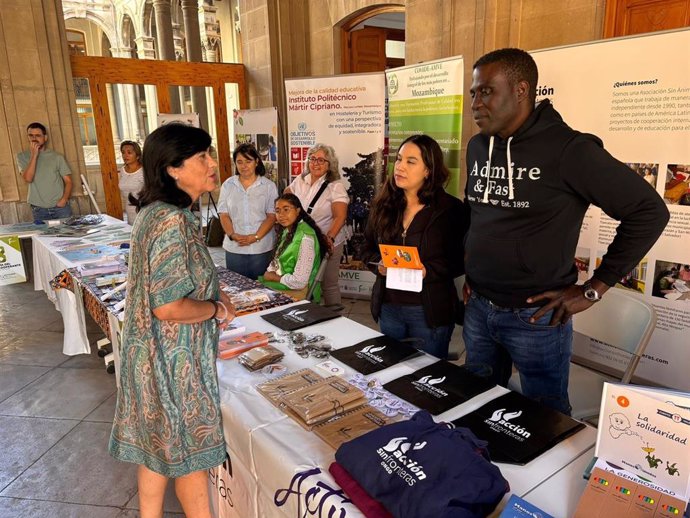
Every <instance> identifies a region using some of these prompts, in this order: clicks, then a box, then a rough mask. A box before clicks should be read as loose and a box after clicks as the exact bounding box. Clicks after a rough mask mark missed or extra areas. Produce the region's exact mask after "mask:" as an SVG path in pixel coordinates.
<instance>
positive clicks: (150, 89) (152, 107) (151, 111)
mask: <svg viewBox="0 0 690 518" xmlns="http://www.w3.org/2000/svg"><path fill="white" fill-rule="evenodd" d="M136 42H137V49H138V53H139V59H156V51H155V50H154V48H153V38H152V37H151V36H140V37H139V38H137V39H136ZM144 97H145V99H146V113H147V115H148V120H147V124H146V126H147V131H146V134H149V133H151V132H152V131H153V130H155V129H156V127H157V122H156V114H157V113H158V97H156V87H155V86H153V85H144ZM137 110H139V107H138V106H137ZM137 113H138V112H137Z"/></svg>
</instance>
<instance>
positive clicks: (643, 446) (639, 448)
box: [595, 383, 690, 501]
mask: <svg viewBox="0 0 690 518" xmlns="http://www.w3.org/2000/svg"><path fill="white" fill-rule="evenodd" d="M688 405H690V395H688V394H685V395H681V394H678V393H676V394H674V393H672V392H671V391H663V390H658V389H652V388H647V387H636V386H634V385H621V384H612V383H606V384H604V394H603V397H602V404H601V412H600V414H599V428H598V433H597V446H596V451H595V456H596V457H598V458H600V459H602V460H604V461H607V462H609V463H612V464H613V465H616V466H619V467H620V468H621V469H624V470H626V471H629V472H630V473H632V474H634V475H636V476H638V477H640V478H642V479H643V480H645V481H648V482H651V483H653V484H654V485H656V486H660V487H662V488H664V489H667V490H668V491H669V494H671V495H673V496H677V497H679V498H681V499H682V500H684V501H687V498H688V494H689V493H690V445H688V436H690V409H688Z"/></svg>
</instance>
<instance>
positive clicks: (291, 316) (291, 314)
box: [283, 309, 309, 323]
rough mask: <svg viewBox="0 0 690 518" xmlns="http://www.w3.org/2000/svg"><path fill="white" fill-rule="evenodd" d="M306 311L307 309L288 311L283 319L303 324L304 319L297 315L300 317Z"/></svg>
mask: <svg viewBox="0 0 690 518" xmlns="http://www.w3.org/2000/svg"><path fill="white" fill-rule="evenodd" d="M307 311H309V310H307V309H302V310H300V309H292V310H290V311H288V312H287V313H285V314H283V318H284V319H285V320H292V321H293V322H300V323H301V322H304V318H302V317H301V316H299V315H301V314H303V313H307Z"/></svg>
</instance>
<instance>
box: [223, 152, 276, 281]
mask: <svg viewBox="0 0 690 518" xmlns="http://www.w3.org/2000/svg"><path fill="white" fill-rule="evenodd" d="M232 160H233V162H234V163H235V171H236V174H235V176H231V177H230V178H228V179H227V180H226V181H225V182H224V183H223V186H222V187H221V189H220V198H219V203H218V215H219V217H220V223H221V225H223V230H224V231H225V239H224V240H223V249H224V250H225V265H226V266H227V268H228V270H232V271H233V272H237V273H239V274H242V275H244V276H245V277H249V278H250V279H254V280H256V279H257V277H259V275H261V274H262V273H263V272H265V271H266V267H267V266H268V263H269V262H270V261H271V256H272V254H273V246H274V245H275V232H274V231H273V226H274V224H275V220H276V217H275V213H274V212H273V210H274V208H273V205H274V203H275V200H276V198H277V197H278V189H277V188H276V185H275V184H274V183H273V182H272V181H271V180H268V179H266V178H265V177H264V175H265V174H266V168H265V167H264V163H263V161H262V160H261V158H260V157H259V154H258V153H257V151H256V148H255V147H254V146H253V145H252V144H240V145H239V146H237V148H235V151H234V152H233V153H232Z"/></svg>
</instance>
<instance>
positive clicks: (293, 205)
mask: <svg viewBox="0 0 690 518" xmlns="http://www.w3.org/2000/svg"><path fill="white" fill-rule="evenodd" d="M275 211H276V218H277V220H278V224H279V225H280V226H281V227H283V231H282V233H281V234H280V241H279V242H278V247H277V248H276V250H275V253H274V255H273V260H272V261H271V264H270V265H269V266H268V269H267V270H266V273H264V274H263V276H262V277H260V278H259V280H260V281H261V282H262V283H264V284H265V285H266V286H268V287H270V288H273V289H276V290H281V291H285V292H287V293H288V294H289V295H291V296H292V297H294V298H295V299H297V300H301V299H304V298H305V296H306V294H307V291H308V289H309V286H310V285H311V284H312V283H313V282H314V279H315V278H316V273H317V272H318V270H319V266H320V265H321V261H322V260H323V256H324V255H325V253H326V249H327V248H328V241H327V240H326V238H325V237H324V235H323V233H322V232H321V230H320V229H319V227H318V225H317V224H316V223H315V222H314V220H313V219H312V218H311V217H310V216H309V214H307V213H306V212H305V211H304V209H303V208H302V204H301V203H300V201H299V198H297V196H295V195H294V194H290V193H288V194H283V195H282V196H281V197H280V198H278V199H277V200H276V207H275ZM320 292H321V290H320V288H319V287H317V288H316V290H315V291H314V300H315V301H316V302H319V299H320Z"/></svg>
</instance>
